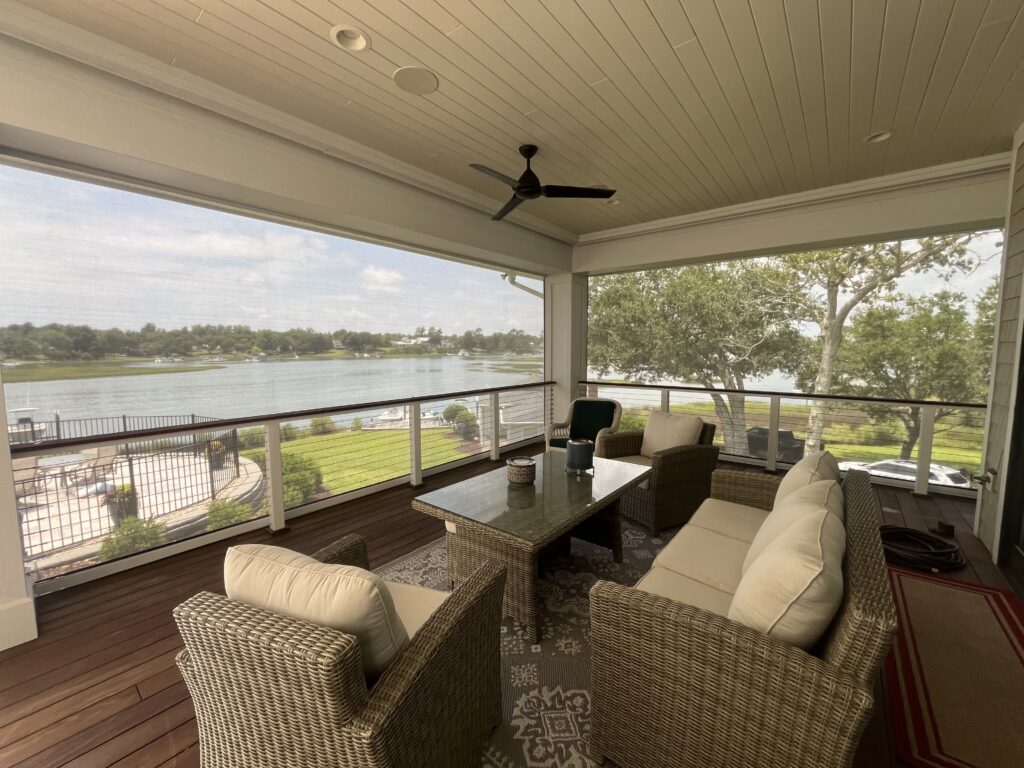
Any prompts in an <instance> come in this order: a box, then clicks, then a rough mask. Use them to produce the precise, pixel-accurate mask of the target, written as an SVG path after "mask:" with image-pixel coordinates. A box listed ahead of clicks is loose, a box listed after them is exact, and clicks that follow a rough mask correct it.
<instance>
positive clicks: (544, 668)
mask: <svg viewBox="0 0 1024 768" xmlns="http://www.w3.org/2000/svg"><path fill="white" fill-rule="evenodd" d="M674 533H675V530H671V531H666V532H665V533H664V537H665V538H664V541H668V540H669V539H671V537H672V535H673V534H674ZM664 541H663V540H662V539H654V538H651V537H650V536H648V535H647V534H646V533H644V531H642V530H641V529H639V528H637V527H634V526H632V525H631V524H629V523H626V522H624V523H623V530H622V545H623V547H622V549H623V562H622V563H621V564H618V563H615V562H613V561H612V558H611V553H610V552H609V551H608V550H606V549H603V548H601V547H598V546H595V545H592V544H588V543H586V542H583V541H579V540H577V539H573V540H572V556H571V557H562V558H552V560H551V561H550V562H548V563H546V564H544V566H543V567H542V570H541V596H542V598H543V609H542V618H541V621H542V623H541V642H540V643H538V644H536V645H533V644H531V643H529V642H527V640H526V639H525V635H524V632H523V630H522V628H521V627H520V626H519V625H518V624H517V623H516V622H513V621H512V620H511V619H505V622H504V623H503V624H502V627H501V671H502V677H503V680H502V694H503V699H504V702H503V706H504V718H503V719H502V724H501V726H499V727H498V728H497V729H496V730H495V732H494V737H493V738H492V740H491V744H490V746H489V747H488V748H487V750H486V752H485V754H484V759H483V763H482V765H483V766H484V768H519V767H520V766H521V767H522V768H590V767H591V766H595V765H596V763H594V762H593V761H591V760H590V758H589V757H588V756H587V755H588V750H587V745H588V742H589V736H590V617H589V600H588V594H589V592H590V588H591V587H592V586H593V585H594V582H596V581H597V580H598V579H604V580H607V581H615V582H618V583H620V584H634V583H636V582H637V581H638V580H639V579H640V577H641V576H643V575H644V573H646V572H647V570H648V569H649V568H650V564H651V561H652V560H653V559H654V557H655V556H656V555H657V553H658V551H659V550H660V549H661V547H662V545H663V543H664ZM377 573H379V574H380V575H381V576H383V577H384V578H386V579H390V580H392V581H402V582H407V583H410V584H422V585H424V586H428V587H433V588H434V589H443V590H447V589H448V566H447V552H446V548H445V545H444V539H438V541H436V542H434V543H433V544H428V545H427V546H426V547H423V548H422V549H419V550H417V551H416V552H413V553H412V554H410V555H407V556H406V557H404V558H400V559H398V560H395V561H394V562H391V563H388V564H387V565H385V566H384V567H383V568H379V569H377Z"/></svg>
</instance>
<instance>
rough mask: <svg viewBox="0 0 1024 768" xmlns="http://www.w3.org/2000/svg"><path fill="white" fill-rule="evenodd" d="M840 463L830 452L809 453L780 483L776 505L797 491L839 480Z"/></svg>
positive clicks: (776, 493) (776, 494)
mask: <svg viewBox="0 0 1024 768" xmlns="http://www.w3.org/2000/svg"><path fill="white" fill-rule="evenodd" d="M839 477H840V475H839V463H838V462H837V461H836V459H835V457H834V456H833V455H832V454H831V453H829V452H828V451H818V452H816V453H808V454H807V455H806V456H804V457H803V458H802V459H800V461H798V462H797V463H796V464H794V465H793V467H792V469H790V470H789V472H787V473H786V475H785V476H784V477H783V478H782V482H781V483H779V489H778V490H777V491H776V492H775V504H778V503H779V502H780V501H781V500H782V499H784V498H785V497H786V496H788V495H789V494H790V493H792V492H793V491H795V490H796V489H797V488H803V487H804V486H805V485H810V484H811V483H815V482H817V481H818V480H836V481H838V480H839Z"/></svg>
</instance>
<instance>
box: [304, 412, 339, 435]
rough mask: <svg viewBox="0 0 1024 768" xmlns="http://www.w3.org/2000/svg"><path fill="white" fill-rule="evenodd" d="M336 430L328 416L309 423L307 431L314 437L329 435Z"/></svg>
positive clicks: (318, 417) (319, 417)
mask: <svg viewBox="0 0 1024 768" xmlns="http://www.w3.org/2000/svg"><path fill="white" fill-rule="evenodd" d="M336 429H337V426H336V425H335V424H334V420H333V419H332V418H331V417H330V416H317V417H316V418H315V419H313V420H312V421H311V422H309V431H310V432H311V433H312V434H314V435H329V434H331V432H334V431H335V430H336Z"/></svg>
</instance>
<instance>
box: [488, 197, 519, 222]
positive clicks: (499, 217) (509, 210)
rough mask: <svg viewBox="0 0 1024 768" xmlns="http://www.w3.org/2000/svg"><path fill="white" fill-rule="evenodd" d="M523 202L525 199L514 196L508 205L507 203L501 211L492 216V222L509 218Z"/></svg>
mask: <svg viewBox="0 0 1024 768" xmlns="http://www.w3.org/2000/svg"><path fill="white" fill-rule="evenodd" d="M522 202H523V198H521V197H516V196H515V195H512V199H511V200H509V201H508V202H507V203H505V205H504V206H503V207H502V209H501V210H500V211H498V212H497V213H496V214H494V215H493V216H491V220H492V221H501V220H502V219H504V218H505V217H506V216H508V215H509V214H510V213H512V211H514V210H515V209H516V208H517V207H518V206H519V204H520V203H522Z"/></svg>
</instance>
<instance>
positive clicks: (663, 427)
mask: <svg viewBox="0 0 1024 768" xmlns="http://www.w3.org/2000/svg"><path fill="white" fill-rule="evenodd" d="M703 428H704V422H703V421H701V418H700V416H693V415H691V414H685V413H663V412H662V411H651V412H650V413H649V414H648V415H647V426H645V427H644V440H643V443H641V445H640V455H642V456H646V457H647V458H653V457H654V454H655V453H657V452H658V451H664V450H665V449H666V448H675V447H676V446H679V445H696V444H697V440H699V439H700V431H701V429H703Z"/></svg>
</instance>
